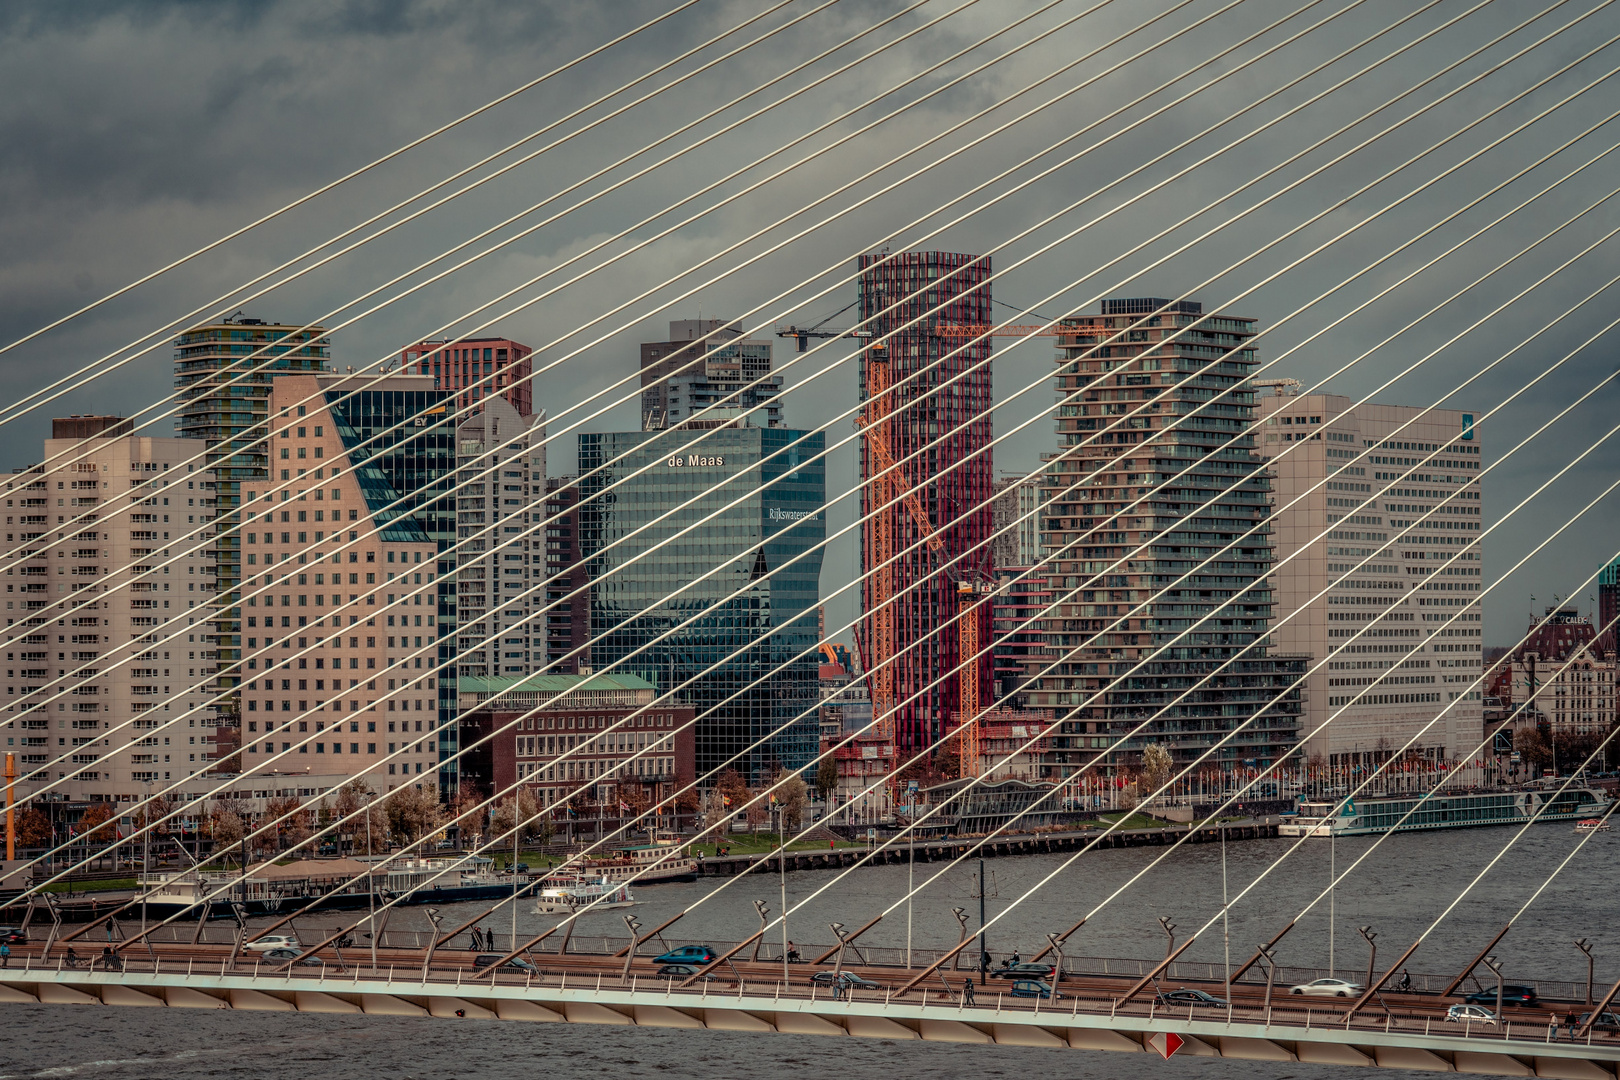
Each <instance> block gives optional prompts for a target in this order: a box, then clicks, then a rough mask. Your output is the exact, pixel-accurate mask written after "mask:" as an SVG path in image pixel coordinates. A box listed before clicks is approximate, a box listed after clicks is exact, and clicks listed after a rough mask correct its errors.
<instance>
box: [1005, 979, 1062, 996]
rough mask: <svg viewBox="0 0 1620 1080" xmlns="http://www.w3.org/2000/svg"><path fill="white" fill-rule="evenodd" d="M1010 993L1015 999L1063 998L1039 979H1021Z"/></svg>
mask: <svg viewBox="0 0 1620 1080" xmlns="http://www.w3.org/2000/svg"><path fill="white" fill-rule="evenodd" d="M1008 993H1010V994H1012V996H1013V997H1025V998H1057V997H1062V996H1063V995H1062V994H1060V993H1058V992H1057V991H1056V990H1053V989H1052V988H1051V987H1050V986H1048V985H1047V984H1046V983H1043V982H1041V981H1040V980H1039V979H1020V980H1019V981H1018V982H1015V983H1013V984H1012V989H1011V990H1009V991H1008Z"/></svg>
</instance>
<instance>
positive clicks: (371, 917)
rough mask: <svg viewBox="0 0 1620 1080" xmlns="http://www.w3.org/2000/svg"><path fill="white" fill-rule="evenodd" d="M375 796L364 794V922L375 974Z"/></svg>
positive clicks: (372, 970) (372, 968)
mask: <svg viewBox="0 0 1620 1080" xmlns="http://www.w3.org/2000/svg"><path fill="white" fill-rule="evenodd" d="M375 797H376V793H375V792H372V793H371V794H368V795H367V796H366V908H367V911H368V915H367V917H366V924H367V925H368V926H369V927H370V928H371V933H370V935H368V936H369V937H370V938H371V973H372V974H373V975H376V974H377V881H376V878H374V877H373V876H372V874H373V872H374V871H375V869H376V867H375V864H373V863H372V861H371V800H372V799H373V798H375Z"/></svg>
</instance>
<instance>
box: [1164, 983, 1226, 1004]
mask: <svg viewBox="0 0 1620 1080" xmlns="http://www.w3.org/2000/svg"><path fill="white" fill-rule="evenodd" d="M1159 1004H1160V1005H1161V1006H1164V1007H1169V1006H1173V1005H1192V1006H1194V1007H1199V1008H1205V1009H1230V1008H1231V1007H1232V1003H1231V1002H1229V1001H1222V1000H1221V999H1220V998H1218V997H1216V996H1215V995H1214V994H1206V993H1204V992H1203V991H1202V990H1189V989H1187V988H1186V987H1185V986H1183V987H1182V988H1181V989H1179V990H1160V991H1159Z"/></svg>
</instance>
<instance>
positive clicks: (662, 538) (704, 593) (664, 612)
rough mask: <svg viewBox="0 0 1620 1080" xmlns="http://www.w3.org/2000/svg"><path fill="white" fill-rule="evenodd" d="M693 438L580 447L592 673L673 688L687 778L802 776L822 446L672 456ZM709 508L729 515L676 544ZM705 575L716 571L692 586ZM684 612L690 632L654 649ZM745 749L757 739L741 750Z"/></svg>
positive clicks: (723, 438) (748, 436)
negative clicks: (684, 734) (687, 749)
mask: <svg viewBox="0 0 1620 1080" xmlns="http://www.w3.org/2000/svg"><path fill="white" fill-rule="evenodd" d="M694 434H695V433H693V432H690V431H675V432H642V431H636V432H616V433H611V434H601V435H581V436H580V437H579V472H580V476H581V480H580V488H581V490H580V509H579V511H578V513H579V540H580V550H581V556H582V558H583V559H584V560H585V562H586V567H587V573H588V575H589V578H590V581H591V606H590V621H591V626H590V636H591V639H592V643H591V662H592V664H593V665H594V666H595V667H596V669H597V670H601V671H608V670H609V669H610V665H611V670H612V671H614V672H624V673H627V674H635V675H639V676H641V677H642V678H644V679H646V680H647V681H649V682H651V683H654V684H655V685H657V686H658V687H659V689H660V691H667V690H669V689H670V688H671V687H676V688H679V689H678V691H677V693H678V696H679V698H680V700H681V702H682V703H683V704H687V705H692V706H694V707H695V708H696V709H697V710H698V714H699V718H698V726H697V732H696V757H697V772H698V776H699V777H700V778H701V777H703V776H704V775H705V774H706V773H709V772H711V771H713V770H716V769H723V768H727V767H730V768H736V769H737V771H738V772H740V773H742V774H743V775H744V776H745V777H749V778H750V779H751V780H757V779H758V778H760V777H762V776H767V775H769V774H770V772H771V771H772V770H773V768H775V767H776V766H778V765H785V766H787V767H789V768H795V769H796V768H802V767H804V766H805V765H806V764H808V762H809V761H810V760H811V758H813V757H814V756H815V748H816V739H817V728H816V718H815V705H816V702H817V699H818V694H819V690H818V677H817V676H818V670H819V669H818V665H819V663H820V659H819V655H818V653H817V651H816V649H817V645H818V644H819V642H818V630H817V610H816V609H817V603H818V601H819V597H820V579H821V550H820V548H818V547H817V548H815V550H813V551H811V550H810V549H811V548H813V547H815V545H817V544H819V543H820V541H821V540H823V539H824V538H825V536H826V516H825V514H824V513H823V512H822V509H821V508H822V505H823V503H824V502H825V500H826V470H825V468H824V466H823V463H822V461H821V460H820V459H819V458H818V457H816V455H818V454H820V453H821V451H822V449H823V448H824V446H825V437H824V436H823V435H822V434H821V433H819V432H818V433H816V434H814V435H810V436H809V437H806V433H805V432H802V431H791V430H788V429H785V428H754V427H738V428H721V429H717V430H714V431H711V432H709V433H708V437H707V438H706V439H705V440H704V441H703V442H702V443H701V444H700V445H699V446H697V447H696V448H695V450H692V451H685V450H682V449H681V448H682V447H684V446H686V445H687V444H688V443H689V442H691V440H692V439H693V436H694ZM800 439H803V442H799V443H798V445H797V446H796V447H795V448H794V449H792V450H786V451H785V452H783V453H781V454H780V455H778V456H777V457H775V458H772V459H771V460H770V461H764V460H763V459H765V458H766V457H767V456H769V455H771V454H772V453H773V452H775V451H777V450H781V449H783V448H785V447H787V446H788V444H790V443H794V442H796V441H797V440H800ZM677 451H679V452H677ZM812 458H815V460H811V459H812ZM647 465H651V466H652V467H651V468H650V469H649V470H648V471H647V472H645V473H643V474H641V475H633V474H635V473H636V472H637V471H638V470H640V469H641V468H642V467H643V466H647ZM621 480H622V481H623V482H622V483H620V481H621ZM773 482H774V483H773ZM766 484H772V486H771V487H770V488H769V489H766V488H765V487H764V485H766ZM693 499H696V500H697V501H695V502H692V504H691V505H690V506H686V505H685V504H686V503H687V502H688V501H690V500H693ZM733 502H735V505H731V504H732V503H733ZM677 507H683V508H682V509H679V510H676V508H677ZM722 507H729V509H725V510H723V511H722V512H720V513H719V514H717V515H716V516H715V517H713V518H712V519H709V520H705V521H704V522H703V524H701V525H698V526H697V527H696V528H695V529H694V530H693V531H692V532H691V533H689V534H687V535H684V536H680V537H678V538H677V537H676V535H675V534H676V533H678V532H680V531H681V530H682V529H684V528H687V527H688V526H692V525H694V524H695V523H696V522H698V521H700V520H703V519H705V518H707V517H708V515H710V514H712V513H714V512H715V511H717V510H721V508H722ZM671 511H674V512H673V513H670V512H671ZM666 513H670V516H669V517H667V518H664V517H663V515H664V514H666ZM654 521H656V522H657V523H656V524H653V525H652V526H651V527H650V528H648V529H647V530H646V531H645V532H643V533H639V534H637V535H635V536H631V535H630V534H632V533H634V532H635V531H636V530H637V529H638V528H640V527H641V526H643V525H647V524H648V523H650V522H654ZM806 552H808V554H805V555H804V558H802V559H801V560H799V561H798V562H796V563H793V565H792V566H788V567H787V568H786V569H783V567H785V566H786V564H787V563H788V561H789V560H790V559H792V558H793V557H794V556H795V555H800V554H803V553H806ZM638 556H641V558H640V559H639V560H637V561H634V562H632V561H631V560H636V559H637V557H638ZM716 568H719V569H720V570H721V572H720V573H718V574H715V575H713V576H711V577H708V578H705V579H703V580H701V581H699V580H698V579H699V578H700V577H702V575H704V574H706V573H708V572H710V571H712V570H715V569H716ZM772 571H775V573H772ZM739 589H740V590H741V592H740V593H739V594H738V595H737V596H735V597H732V598H731V599H727V597H728V596H731V594H732V593H734V592H738V590H739ZM694 615H696V616H698V618H697V619H696V621H694V622H693V623H691V624H690V625H689V626H686V627H684V628H682V629H680V630H677V631H674V632H673V633H672V634H671V635H670V636H669V637H667V638H664V639H662V640H658V641H656V642H655V639H658V638H659V637H660V635H663V634H665V633H666V632H668V631H670V630H672V628H673V627H675V626H676V625H677V624H679V623H681V622H683V621H684V620H686V619H689V618H691V617H692V616H694ZM771 630H774V631H775V633H773V634H771V635H770V636H769V637H763V636H762V635H764V634H765V633H766V632H767V631H771ZM643 646H647V647H646V648H645V649H642V647H643ZM638 649H641V650H642V651H639V652H638V651H637V650H638ZM738 650H742V651H741V652H740V653H738V655H736V656H735V657H734V658H731V659H727V658H728V657H732V654H733V653H736V652H737V651H738ZM711 667H712V668H714V670H709V669H710V668H711ZM768 673H769V675H770V677H769V678H768V679H766V680H764V681H763V682H762V683H761V684H760V685H758V686H754V687H752V688H750V689H744V688H745V687H749V684H751V683H753V682H754V681H755V680H756V679H759V678H760V676H762V675H766V674H768ZM689 680H691V682H690V684H688V681H689ZM733 695H736V696H735V697H733ZM728 699H729V700H728ZM759 740H765V741H764V742H763V743H762V744H761V745H760V746H758V747H757V748H754V749H749V747H750V746H751V745H752V744H753V743H755V742H756V741H759Z"/></svg>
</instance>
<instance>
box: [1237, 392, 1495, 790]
mask: <svg viewBox="0 0 1620 1080" xmlns="http://www.w3.org/2000/svg"><path fill="white" fill-rule="evenodd" d="M1277 389H1278V390H1279V391H1281V392H1280V393H1278V394H1274V395H1272V396H1268V397H1263V398H1261V399H1260V410H1259V415H1260V420H1261V423H1260V430H1261V431H1262V432H1263V433H1264V434H1263V436H1262V441H1261V443H1260V450H1261V454H1262V455H1263V456H1264V457H1265V458H1267V459H1268V460H1269V461H1270V469H1271V471H1272V472H1273V473H1274V474H1275V480H1274V481H1273V486H1274V489H1275V498H1276V507H1277V514H1278V516H1277V521H1276V529H1277V532H1276V536H1277V561H1278V566H1277V568H1276V569H1275V570H1274V571H1273V572H1272V577H1271V580H1272V582H1273V588H1274V594H1275V596H1276V607H1275V609H1274V612H1275V614H1274V620H1273V629H1272V637H1273V640H1274V641H1275V643H1276V648H1277V649H1278V650H1279V651H1281V652H1285V653H1308V654H1310V655H1311V656H1313V657H1315V661H1313V674H1312V675H1311V676H1310V677H1309V680H1308V683H1307V688H1308V698H1309V704H1308V706H1307V712H1306V723H1305V724H1304V726H1303V728H1302V730H1301V736H1302V737H1304V736H1305V734H1306V733H1307V732H1310V731H1315V730H1317V729H1319V728H1322V725H1323V724H1324V723H1326V724H1327V726H1326V728H1325V729H1323V730H1322V731H1321V733H1320V734H1317V735H1315V736H1312V737H1311V738H1310V740H1309V743H1310V746H1309V754H1310V755H1311V757H1312V758H1313V759H1320V761H1319V763H1320V764H1322V765H1326V766H1329V767H1334V768H1346V769H1350V770H1353V769H1354V768H1355V767H1356V766H1361V767H1364V768H1365V767H1367V766H1370V765H1373V764H1377V763H1379V762H1381V761H1383V760H1385V759H1387V758H1389V757H1391V756H1392V755H1396V754H1397V753H1398V752H1399V751H1400V749H1401V747H1403V746H1405V745H1406V744H1407V742H1408V741H1409V740H1411V741H1412V749H1411V750H1410V751H1408V752H1407V756H1409V757H1422V758H1426V759H1428V760H1429V761H1431V762H1436V761H1451V760H1458V759H1463V758H1467V759H1468V765H1469V766H1470V767H1471V765H1472V758H1473V754H1472V750H1473V747H1474V744H1475V743H1476V742H1477V741H1478V733H1479V731H1480V724H1481V697H1482V695H1481V691H1480V687H1478V686H1476V685H1474V681H1475V680H1476V679H1477V678H1478V677H1479V675H1480V673H1481V668H1480V641H1481V638H1480V632H1481V622H1482V619H1481V608H1480V599H1479V592H1480V582H1481V576H1480V568H1481V561H1480V548H1481V545H1480V529H1481V523H1482V520H1483V518H1482V514H1481V510H1482V502H1481V498H1480V494H1481V493H1480V484H1479V469H1480V467H1481V464H1482V459H1481V454H1480V440H1479V437H1478V434H1477V432H1476V431H1475V430H1474V420H1473V416H1472V415H1471V414H1468V413H1463V412H1459V411H1456V410H1451V409H1429V410H1425V409H1421V408H1415V407H1411V406H1404V405H1361V406H1354V403H1353V402H1352V401H1351V399H1349V398H1347V397H1342V396H1339V395H1336V394H1310V395H1305V396H1294V395H1290V394H1289V392H1288V390H1289V387H1288V386H1287V385H1286V384H1285V385H1283V386H1280V387H1278V388H1277ZM1299 443H1303V444H1304V445H1303V446H1300V445H1297V444H1299ZM1290 444H1295V445H1290ZM1285 450H1287V451H1291V452H1289V453H1287V454H1286V455H1285V456H1284V455H1283V451H1285ZM1362 455H1365V456H1362ZM1352 462H1353V463H1354V464H1352ZM1424 462H1426V464H1421V467H1418V466H1420V463H1424ZM1430 510H1434V511H1435V512H1434V513H1433V514H1430V515H1429V516H1428V517H1427V518H1423V517H1422V515H1423V514H1424V513H1426V512H1427V511H1430ZM1409 526H1410V528H1408V527H1409ZM1403 530H1404V531H1403ZM1453 556H1457V558H1456V559H1455V561H1452V562H1450V564H1449V565H1447V562H1448V560H1451V559H1452V557H1453ZM1454 615H1455V616H1458V618H1457V619H1456V620H1455V621H1452V622H1450V623H1449V624H1448V623H1447V620H1449V619H1451V618H1452V616H1454ZM1358 633H1359V636H1357V635H1358ZM1335 650H1337V651H1335ZM1330 654H1332V655H1331V657H1330ZM1408 654H1410V656H1408ZM1324 658H1327V662H1326V663H1325V664H1322V663H1320V661H1322V660H1323V659H1324ZM1362 691H1365V693H1364V694H1363V696H1362V697H1361V698H1360V699H1359V700H1357V702H1356V703H1355V704H1349V702H1350V701H1351V699H1352V698H1353V697H1355V695H1356V694H1357V693H1358V692H1362ZM1442 713H1443V715H1442ZM1330 718H1331V722H1330V723H1329V722H1328V721H1329V719H1330ZM1347 775H1354V773H1353V771H1352V772H1350V773H1348V774H1347ZM1398 775H1403V776H1420V775H1432V774H1430V773H1425V772H1423V771H1422V770H1420V769H1417V768H1408V769H1405V770H1401V771H1400V772H1399V773H1398Z"/></svg>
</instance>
